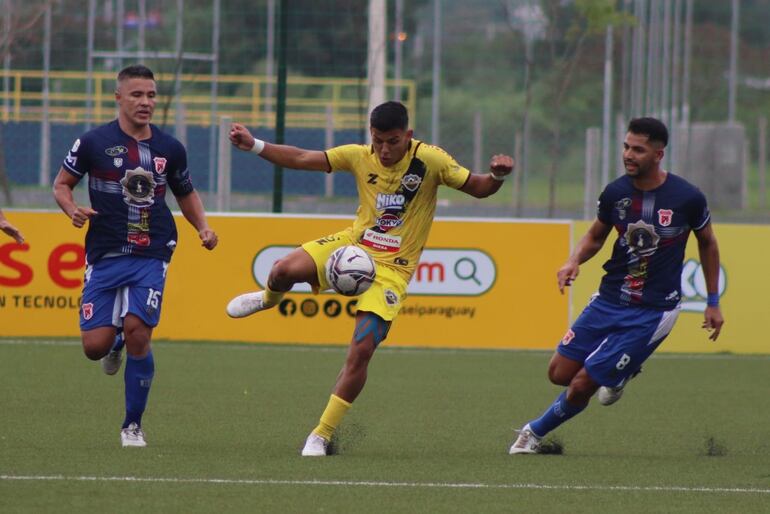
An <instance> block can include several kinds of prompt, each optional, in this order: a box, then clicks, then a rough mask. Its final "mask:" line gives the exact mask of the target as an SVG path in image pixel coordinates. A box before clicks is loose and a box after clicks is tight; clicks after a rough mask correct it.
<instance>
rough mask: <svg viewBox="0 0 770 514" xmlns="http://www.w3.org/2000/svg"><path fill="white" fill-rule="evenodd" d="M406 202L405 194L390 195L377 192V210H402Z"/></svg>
mask: <svg viewBox="0 0 770 514" xmlns="http://www.w3.org/2000/svg"><path fill="white" fill-rule="evenodd" d="M405 203H406V197H405V196H404V195H398V194H393V195H388V194H385V193H377V207H376V208H377V210H378V211H384V210H385V209H395V210H399V211H400V210H401V209H403V208H404V204H405Z"/></svg>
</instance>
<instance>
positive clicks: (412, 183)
mask: <svg viewBox="0 0 770 514" xmlns="http://www.w3.org/2000/svg"><path fill="white" fill-rule="evenodd" d="M421 183H422V177H420V176H419V175H415V174H414V173H410V174H409V175H405V176H404V178H402V179H401V185H403V186H404V187H405V188H406V189H408V190H409V191H412V192H414V191H417V188H418V187H420V184H421Z"/></svg>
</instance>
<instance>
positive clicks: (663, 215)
mask: <svg viewBox="0 0 770 514" xmlns="http://www.w3.org/2000/svg"><path fill="white" fill-rule="evenodd" d="M673 217H674V211H672V210H671V209H658V223H660V226H662V227H667V226H669V225H671V220H672V218H673Z"/></svg>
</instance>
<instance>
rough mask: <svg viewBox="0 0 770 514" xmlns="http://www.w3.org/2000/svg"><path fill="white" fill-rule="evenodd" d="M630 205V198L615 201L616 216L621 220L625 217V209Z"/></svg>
mask: <svg viewBox="0 0 770 514" xmlns="http://www.w3.org/2000/svg"><path fill="white" fill-rule="evenodd" d="M629 207H631V199H630V198H622V199H620V200H618V201H617V202H615V208H616V209H617V210H618V217H619V218H620V219H622V220H624V219H626V210H627V209H628V208H629Z"/></svg>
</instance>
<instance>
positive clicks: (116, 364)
mask: <svg viewBox="0 0 770 514" xmlns="http://www.w3.org/2000/svg"><path fill="white" fill-rule="evenodd" d="M99 362H100V363H101V365H102V371H104V372H105V373H106V374H107V375H114V374H115V373H117V372H118V371H120V365H121V364H122V363H123V352H122V351H121V350H110V353H108V354H107V355H105V356H104V357H102V358H101V360H100V361H99Z"/></svg>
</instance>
